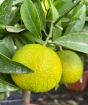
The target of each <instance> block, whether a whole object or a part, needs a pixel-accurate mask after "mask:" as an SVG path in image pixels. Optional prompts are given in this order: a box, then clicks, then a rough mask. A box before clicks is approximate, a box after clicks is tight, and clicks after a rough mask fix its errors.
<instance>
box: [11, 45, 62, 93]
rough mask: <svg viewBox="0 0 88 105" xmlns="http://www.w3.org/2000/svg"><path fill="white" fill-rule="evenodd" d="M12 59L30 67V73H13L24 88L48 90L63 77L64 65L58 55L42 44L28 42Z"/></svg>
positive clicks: (14, 77) (34, 90)
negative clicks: (31, 71)
mask: <svg viewBox="0 0 88 105" xmlns="http://www.w3.org/2000/svg"><path fill="white" fill-rule="evenodd" d="M12 60H14V61H16V62H19V63H22V64H24V65H26V66H27V67H30V68H31V69H32V70H33V71H34V72H33V73H30V74H11V77H12V79H13V80H14V82H15V83H16V84H17V85H18V86H19V87H21V88H22V89H27V90H30V91H32V92H47V91H49V90H51V89H52V88H54V87H55V86H56V85H57V84H58V83H59V81H60V79H61V74H62V65H61V61H60V59H59V57H58V55H57V54H56V53H55V52H54V51H53V50H51V49H49V48H47V47H44V46H42V45H40V44H28V45H25V46H24V47H22V48H21V49H19V50H18V51H17V52H16V53H15V55H14V56H13V58H12Z"/></svg>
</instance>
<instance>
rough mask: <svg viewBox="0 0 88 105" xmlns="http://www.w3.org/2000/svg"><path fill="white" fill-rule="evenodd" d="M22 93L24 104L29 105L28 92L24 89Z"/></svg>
mask: <svg viewBox="0 0 88 105" xmlns="http://www.w3.org/2000/svg"><path fill="white" fill-rule="evenodd" d="M23 94H24V105H30V92H29V91H27V90H24V91H23Z"/></svg>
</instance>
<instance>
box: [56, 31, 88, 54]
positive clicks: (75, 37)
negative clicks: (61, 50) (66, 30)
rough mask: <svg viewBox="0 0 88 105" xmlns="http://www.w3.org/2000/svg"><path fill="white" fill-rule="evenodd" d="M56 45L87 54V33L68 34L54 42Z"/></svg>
mask: <svg viewBox="0 0 88 105" xmlns="http://www.w3.org/2000/svg"><path fill="white" fill-rule="evenodd" d="M54 43H56V44H57V45H60V46H64V47H66V48H69V49H72V50H75V51H79V52H83V53H87V54H88V33H85V32H79V33H70V34H68V35H64V36H63V37H60V38H58V39H57V40H55V41H54Z"/></svg>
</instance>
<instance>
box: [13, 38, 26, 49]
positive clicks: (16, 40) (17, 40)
mask: <svg viewBox="0 0 88 105" xmlns="http://www.w3.org/2000/svg"><path fill="white" fill-rule="evenodd" d="M14 42H15V46H16V50H18V49H20V48H21V47H22V46H24V45H25V44H24V43H23V42H22V41H21V40H20V39H19V38H18V37H15V38H14Z"/></svg>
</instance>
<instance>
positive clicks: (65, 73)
mask: <svg viewBox="0 0 88 105" xmlns="http://www.w3.org/2000/svg"><path fill="white" fill-rule="evenodd" d="M58 54H59V57H60V59H61V63H62V77H61V82H62V83H75V82H76V81H78V80H79V79H80V78H81V76H82V73H83V62H82V60H81V58H80V57H79V56H78V54H76V53H75V52H73V51H70V50H63V51H59V52H58Z"/></svg>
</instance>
